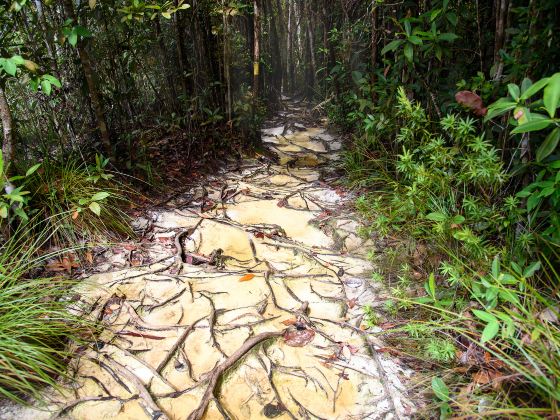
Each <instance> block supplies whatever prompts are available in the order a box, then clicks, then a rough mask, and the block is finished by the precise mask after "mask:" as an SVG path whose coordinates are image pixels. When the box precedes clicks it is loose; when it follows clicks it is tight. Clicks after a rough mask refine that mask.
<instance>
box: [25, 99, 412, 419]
mask: <svg viewBox="0 0 560 420" xmlns="http://www.w3.org/2000/svg"><path fill="white" fill-rule="evenodd" d="M323 124H324V121H322V122H321V123H320V124H319V125H317V126H313V127H309V128H306V126H307V123H306V122H305V118H304V117H303V109H302V108H298V107H297V106H296V105H295V104H291V105H290V106H289V108H288V109H287V110H286V111H285V112H281V113H280V114H279V115H278V117H277V118H275V119H274V120H272V121H270V122H269V123H268V124H267V127H268V128H266V129H264V130H263V140H264V142H265V144H267V145H268V146H269V147H270V148H271V150H272V151H274V152H275V153H277V154H278V156H279V162H278V163H272V162H270V161H268V160H267V158H264V157H263V158H262V159H260V160H258V159H255V160H245V161H243V162H242V164H241V165H230V166H228V167H227V168H226V169H224V170H223V171H221V172H220V173H217V174H215V175H214V176H212V177H210V178H209V179H207V181H206V184H205V185H204V186H200V187H197V188H194V189H193V190H191V191H189V192H188V193H185V194H183V195H180V196H178V197H176V198H175V199H174V200H173V201H171V202H169V203H167V205H166V207H164V208H162V209H160V210H158V211H152V212H151V213H150V219H149V220H147V219H139V220H137V221H136V227H137V229H138V230H139V231H141V233H142V234H143V236H144V238H146V240H145V241H144V242H143V243H141V244H138V246H136V247H128V249H126V248H123V249H122V250H121V252H117V251H113V253H112V254H111V255H107V264H106V266H102V267H99V270H102V271H104V270H107V269H108V268H110V269H112V270H114V269H115V267H119V264H120V266H121V267H124V268H123V269H122V270H118V271H111V272H108V273H100V274H98V275H94V276H93V277H92V278H90V279H89V282H87V283H84V286H83V287H82V289H83V290H82V292H81V296H82V301H87V302H88V303H89V305H90V306H91V307H92V311H93V313H94V314H96V316H98V317H99V318H100V319H102V320H103V321H104V325H106V328H105V330H104V331H103V333H102V334H101V336H100V338H99V340H98V341H97V342H96V343H93V344H92V345H91V346H90V347H88V348H84V349H81V350H80V357H79V358H78V359H76V360H75V361H73V363H72V366H73V368H74V369H75V375H76V376H77V378H78V380H77V384H78V386H77V387H75V388H74V389H71V390H68V391H67V392H66V395H65V397H64V398H62V397H59V396H57V397H53V398H54V399H55V400H56V404H54V407H55V409H56V410H55V412H54V417H56V416H58V417H68V418H75V419H112V418H118V419H135V420H136V419H165V418H169V419H198V418H207V419H220V418H225V419H261V418H278V419H289V418H291V419H300V418H309V419H315V418H317V419H366V418H368V419H370V418H371V419H376V418H406V417H408V416H409V414H410V413H411V412H412V411H413V406H412V404H411V403H410V402H409V401H408V400H407V398H406V397H405V392H404V391H403V390H404V387H403V385H402V382H401V381H402V380H403V378H404V377H405V376H406V375H408V374H409V372H405V371H403V369H402V368H401V367H400V365H399V364H398V362H397V361H392V360H390V359H387V358H386V356H384V355H381V354H378V352H377V351H376V348H378V347H379V346H380V345H381V344H380V343H379V342H378V341H377V339H376V338H374V336H373V334H371V333H370V330H367V329H366V328H365V322H364V313H363V310H362V307H363V305H365V304H371V303H374V304H375V303H376V302H377V303H378V304H379V302H381V298H380V293H381V292H380V291H379V290H378V289H377V288H376V287H375V286H374V285H372V284H371V282H369V281H368V279H369V278H370V276H371V271H372V267H371V265H370V263H369V262H367V260H366V259H365V254H366V252H367V244H363V243H362V241H361V240H360V239H359V237H358V236H357V235H356V231H357V229H358V223H357V221H356V220H355V215H354V214H353V213H352V212H351V210H350V209H349V208H350V206H349V205H348V204H349V203H350V201H351V200H352V197H350V196H347V195H345V194H344V193H343V192H341V191H338V190H336V189H334V188H332V187H331V186H330V185H332V184H333V181H335V180H336V179H337V178H338V177H339V175H338V174H337V172H336V170H334V167H335V161H336V160H337V159H338V152H337V151H338V150H339V149H340V148H341V144H340V142H338V141H337V140H336V139H335V138H334V137H333V136H331V135H330V134H328V133H327V132H326V130H325V128H324V126H323ZM135 266H136V267H135ZM43 414H44V413H42V414H41V416H43ZM44 415H45V416H47V415H46V414H44ZM49 416H50V414H49ZM47 417H48V416H47ZM20 418H21V417H20ZM33 418H38V415H36V416H35V417H33Z"/></svg>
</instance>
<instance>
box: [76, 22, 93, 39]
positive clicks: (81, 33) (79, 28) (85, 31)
mask: <svg viewBox="0 0 560 420" xmlns="http://www.w3.org/2000/svg"><path fill="white" fill-rule="evenodd" d="M74 31H75V32H76V33H77V34H78V35H79V36H81V37H84V38H89V37H91V32H90V31H89V30H88V29H87V28H84V27H83V26H80V25H78V26H76V27H75V28H74Z"/></svg>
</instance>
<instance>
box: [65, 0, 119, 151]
mask: <svg viewBox="0 0 560 420" xmlns="http://www.w3.org/2000/svg"><path fill="white" fill-rule="evenodd" d="M64 11H65V13H66V16H67V17H68V18H70V19H73V20H74V23H76V24H77V22H78V20H77V16H76V12H75V11H74V4H73V3H72V0H64ZM76 47H77V49H78V56H79V57H80V63H81V65H82V71H83V72H84V77H85V79H86V83H87V86H88V90H89V98H90V101H91V106H92V108H93V111H94V112H95V118H96V119H97V128H98V129H99V134H100V136H101V143H102V144H103V148H104V149H105V153H106V154H107V155H108V156H113V148H112V147H111V140H110V139H109V130H108V129H107V123H106V122H105V113H104V111H103V103H102V100H101V94H100V93H99V90H98V89H97V84H96V83H95V78H94V76H93V70H92V67H91V60H90V57H89V53H88V52H87V50H86V48H84V46H83V44H82V43H81V42H80V41H78V44H77V45H76Z"/></svg>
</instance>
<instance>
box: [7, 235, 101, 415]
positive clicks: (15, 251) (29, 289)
mask: <svg viewBox="0 0 560 420" xmlns="http://www.w3.org/2000/svg"><path fill="white" fill-rule="evenodd" d="M29 237H30V236H29V235H28V234H26V232H25V231H18V232H17V234H16V235H14V236H13V237H12V239H10V240H8V242H5V243H4V244H3V245H2V246H1V247H0V273H1V274H0V395H1V396H3V397H6V398H8V399H11V400H13V401H16V402H19V403H24V404H25V398H26V397H29V396H32V397H34V398H36V399H39V400H40V399H41V398H43V397H42V395H41V393H40V390H41V389H42V388H43V387H44V386H47V385H49V386H55V387H56V386H57V379H59V378H60V377H65V376H66V363H65V360H67V359H68V357H70V356H71V349H70V347H69V342H70V341H72V342H79V341H81V337H83V336H84V334H86V333H88V332H91V331H92V330H93V323H92V322H90V321H88V320H87V319H85V318H84V317H82V316H80V315H79V313H80V312H79V307H78V306H77V303H76V302H74V301H72V299H70V296H69V293H70V291H71V287H72V286H73V285H74V283H73V282H70V281H68V280H64V279H60V278H59V279H26V278H25V274H26V273H27V272H28V271H29V270H30V269H32V268H34V267H35V266H36V265H39V264H40V263H41V262H42V261H44V259H45V258H48V257H52V255H46V256H43V257H42V258H40V259H39V258H37V256H36V255H37V252H38V249H39V247H40V246H41V245H42V244H43V241H44V240H46V239H47V237H45V236H44V235H40V236H39V239H37V240H35V241H33V242H31V241H30V240H28V239H26V238H29Z"/></svg>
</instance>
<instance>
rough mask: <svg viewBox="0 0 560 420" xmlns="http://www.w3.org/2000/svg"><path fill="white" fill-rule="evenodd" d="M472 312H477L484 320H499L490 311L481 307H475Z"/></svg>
mask: <svg viewBox="0 0 560 420" xmlns="http://www.w3.org/2000/svg"><path fill="white" fill-rule="evenodd" d="M472 313H473V314H475V315H476V316H477V317H478V318H480V319H481V320H483V321H484V322H487V323H488V322H494V321H497V318H496V317H495V316H494V315H492V314H491V313H489V312H486V311H481V310H479V309H473V310H472Z"/></svg>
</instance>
